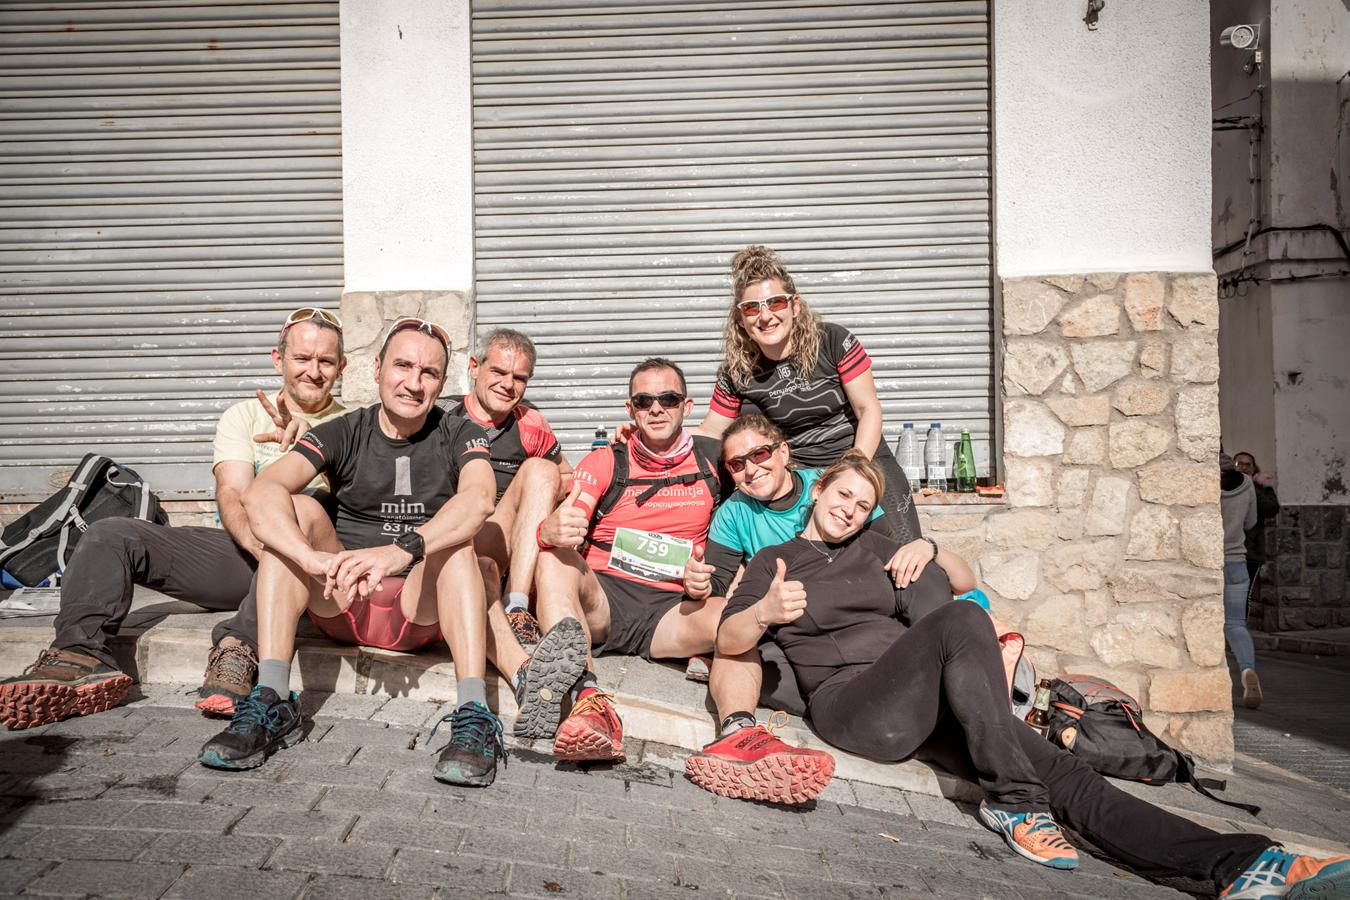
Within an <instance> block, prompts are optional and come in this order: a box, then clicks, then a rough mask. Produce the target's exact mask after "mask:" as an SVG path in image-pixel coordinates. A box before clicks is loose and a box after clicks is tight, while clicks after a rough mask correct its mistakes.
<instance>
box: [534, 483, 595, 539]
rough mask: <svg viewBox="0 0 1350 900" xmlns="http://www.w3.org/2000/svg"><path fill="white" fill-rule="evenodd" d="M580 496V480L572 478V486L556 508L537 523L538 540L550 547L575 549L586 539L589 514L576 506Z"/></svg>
mask: <svg viewBox="0 0 1350 900" xmlns="http://www.w3.org/2000/svg"><path fill="white" fill-rule="evenodd" d="M580 496H581V480H580V479H579V478H577V477H575V476H573V478H572V488H571V490H569V491H568V492H567V496H566V497H564V498H563V501H562V503H560V504H558V508H557V509H555V510H554V511H553V512H552V513H550V514H549V515H548V517H547V518H545V519H544V521H543V522H541V523H540V524H539V540H540V541H541V542H542V543H543V544H547V545H548V546H550V547H570V548H572V549H575V548H577V547H580V546H581V542H582V541H584V540H586V531H587V529H588V527H589V526H590V516H588V515H587V514H586V512H585V511H584V510H582V509H579V508H578V507H577V499H578V498H579V497H580Z"/></svg>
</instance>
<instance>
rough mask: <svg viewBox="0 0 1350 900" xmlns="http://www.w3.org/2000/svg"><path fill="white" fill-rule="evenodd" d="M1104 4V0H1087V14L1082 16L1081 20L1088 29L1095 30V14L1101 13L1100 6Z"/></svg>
mask: <svg viewBox="0 0 1350 900" xmlns="http://www.w3.org/2000/svg"><path fill="white" fill-rule="evenodd" d="M1105 6H1106V0H1088V5H1087V15H1085V16H1083V22H1084V24H1086V25H1087V27H1088V31H1096V30H1097V16H1099V15H1101V12H1102V8H1103V7H1105Z"/></svg>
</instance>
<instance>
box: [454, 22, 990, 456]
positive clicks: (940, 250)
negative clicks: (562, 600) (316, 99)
mask: <svg viewBox="0 0 1350 900" xmlns="http://www.w3.org/2000/svg"><path fill="white" fill-rule="evenodd" d="M988 57H989V27H988V8H987V4H986V3H985V2H982V0H981V2H970V0H952V2H927V3H924V2H920V3H913V2H893V3H869V4H845V3H830V2H820V0H812V2H808V0H796V2H794V0H770V2H760V0H748V2H746V0H735V2H720V3H708V2H702V3H693V2H678V0H636V2H633V0H629V2H586V3H582V2H580V0H571V2H568V0H551V2H550V0H474V3H473V96H474V146H475V150H474V159H475V171H474V185H475V198H476V199H475V225H476V233H477V249H476V267H477V268H476V290H477V295H476V297H477V315H478V330H479V332H480V333H482V332H483V331H485V330H487V329H489V328H492V327H494V326H500V325H508V326H512V327H517V328H520V329H521V330H523V331H525V332H526V333H528V334H529V335H530V336H531V337H533V338H534V339H535V341H536V342H538V345H539V350H540V359H539V365H538V371H537V373H536V377H535V379H534V381H533V382H531V385H530V398H531V399H532V400H534V401H535V402H536V403H538V404H539V405H540V407H541V408H542V409H543V410H544V411H545V413H546V414H547V415H548V417H549V419H550V420H551V421H552V422H553V423H554V426H555V428H557V429H558V430H559V432H560V433H561V436H562V440H563V444H564V446H565V447H566V448H567V449H568V450H569V452H570V453H571V455H573V456H575V455H576V452H579V451H580V450H583V449H584V448H585V447H586V445H587V444H589V442H590V439H591V435H592V432H593V429H594V428H595V427H596V426H598V425H605V426H609V425H612V424H614V423H615V422H616V421H620V420H622V419H623V417H624V413H623V406H622V402H623V399H624V397H625V396H626V393H627V384H626V378H627V374H628V371H629V369H630V368H631V367H632V366H633V364H634V363H635V362H636V361H637V360H638V359H640V358H642V357H645V356H649V355H652V354H662V355H666V356H670V357H672V358H674V359H675V360H676V361H678V362H679V363H680V364H681V365H682V366H684V367H685V369H686V371H687V373H688V376H689V378H690V381H691V390H692V392H693V393H694V395H695V397H696V398H697V399H698V401H699V404H700V406H699V410H698V411H697V412H696V413H695V419H696V420H697V419H698V418H701V416H702V414H703V411H704V410H706V408H707V407H706V401H707V399H708V397H709V395H710V394H711V389H712V382H713V378H714V374H715V372H716V369H717V364H718V360H719V358H720V344H721V337H720V336H721V328H722V323H723V320H724V316H725V311H726V309H727V307H728V305H729V303H730V295H729V293H728V292H729V282H728V279H727V268H728V264H729V262H730V260H731V256H732V254H733V253H735V252H736V251H737V250H739V249H740V248H742V247H744V246H746V245H747V244H751V243H762V244H767V245H769V246H771V247H773V248H775V249H776V250H778V251H779V252H780V253H781V254H782V256H783V257H784V259H785V261H786V262H787V263H788V265H789V267H790V268H791V269H792V270H793V273H794V275H795V276H796V278H797V285H798V288H799V289H800V290H801V291H802V293H803V295H804V296H806V297H807V299H808V300H809V301H810V302H811V303H812V304H813V305H814V306H815V308H816V309H817V310H819V311H820V312H821V313H823V314H824V315H825V316H826V317H827V318H828V319H830V320H832V321H836V322H839V323H842V324H844V325H846V326H848V327H849V328H851V329H852V330H853V331H854V332H855V333H857V334H858V335H859V336H860V338H861V339H862V341H863V343H864V346H866V347H867V349H868V351H869V352H870V353H871V354H872V356H873V358H874V359H875V373H876V378H877V385H878V389H879V391H880V394H881V397H882V400H883V404H884V407H885V413H886V436H887V439H888V440H893V439H894V435H895V434H896V432H898V431H899V429H900V426H901V423H903V422H905V421H913V422H916V423H918V424H916V427H918V428H920V429H926V428H927V423H928V422H930V421H933V420H939V421H941V422H943V424H944V426H952V427H954V428H960V427H962V426H964V427H968V428H970V429H971V432H972V434H973V435H974V437H975V439H976V452H977V455H978V456H979V457H980V459H979V467H980V470H981V472H984V471H987V470H988V460H989V434H990V427H991V406H992V393H993V377H992V366H993V357H992V335H991V323H992V311H991V289H990V282H991V275H990V224H989V223H990V175H989V172H990V157H989V115H988V109H989V59H988Z"/></svg>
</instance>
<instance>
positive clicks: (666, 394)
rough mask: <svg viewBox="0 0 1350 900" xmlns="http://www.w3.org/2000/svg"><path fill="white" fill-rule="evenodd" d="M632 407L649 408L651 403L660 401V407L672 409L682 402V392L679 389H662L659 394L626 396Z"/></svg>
mask: <svg viewBox="0 0 1350 900" xmlns="http://www.w3.org/2000/svg"><path fill="white" fill-rule="evenodd" d="M628 402H629V403H631V404H633V408H634V409H651V408H652V404H653V403H660V404H661V408H662V409H674V408H675V407H677V406H679V405H680V404H681V403H683V402H684V394H681V393H680V392H679V391H662V392H661V393H659V394H634V395H633V396H631V397H629V398H628Z"/></svg>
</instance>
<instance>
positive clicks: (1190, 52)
mask: <svg viewBox="0 0 1350 900" xmlns="http://www.w3.org/2000/svg"><path fill="white" fill-rule="evenodd" d="M1085 5H1086V4H1084V3H1064V2H1063V0H997V2H996V3H995V4H994V7H995V9H994V30H993V33H994V104H995V121H994V128H995V130H994V160H995V172H996V182H995V219H994V221H995V230H996V235H997V237H996V242H997V252H998V258H997V260H998V269H999V274H1000V275H1001V276H1003V277H1008V276H1012V275H1033V274H1041V273H1050V272H1089V271H1111V270H1114V271H1143V270H1168V271H1206V270H1209V269H1212V268H1213V265H1212V263H1211V261H1210V165H1209V156H1210V125H1209V120H1210V103H1209V91H1210V84H1209V58H1210V46H1209V4H1208V3H1207V2H1205V0H1131V2H1117V3H1108V4H1107V5H1106V8H1105V9H1104V10H1103V11H1102V14H1101V19H1100V24H1099V26H1098V28H1097V30H1096V31H1088V29H1087V27H1086V25H1084V24H1083V21H1082V19H1083V11H1084V7H1085Z"/></svg>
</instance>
